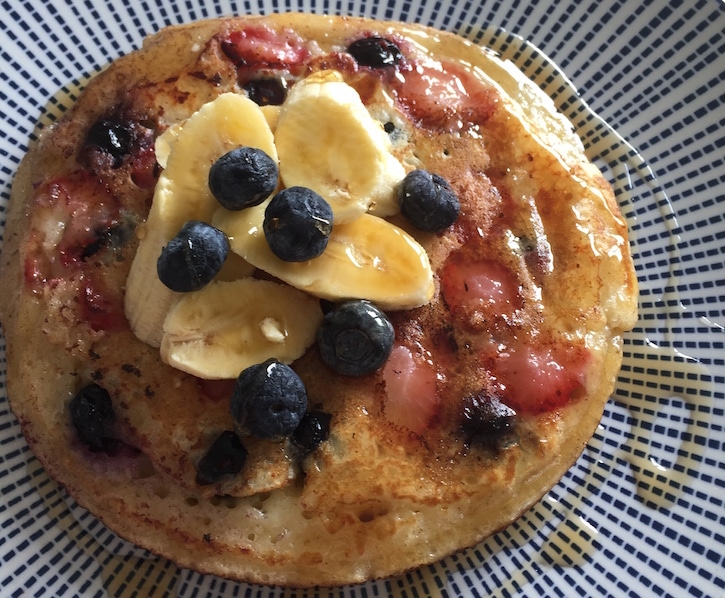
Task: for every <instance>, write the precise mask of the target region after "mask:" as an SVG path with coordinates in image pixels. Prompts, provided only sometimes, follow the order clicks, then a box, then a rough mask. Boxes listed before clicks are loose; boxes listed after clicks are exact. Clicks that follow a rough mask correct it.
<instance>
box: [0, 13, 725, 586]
mask: <svg viewBox="0 0 725 598" xmlns="http://www.w3.org/2000/svg"><path fill="white" fill-rule="evenodd" d="M203 4H204V6H201V7H196V6H192V3H191V2H183V3H182V2H173V1H171V0H156V1H154V2H148V1H147V0H127V1H126V2H112V1H111V0H94V2H88V1H87V0H67V1H66V2H64V3H60V2H45V3H44V2H38V1H33V2H13V3H10V2H2V5H1V7H2V8H1V9H0V10H1V11H2V12H0V17H1V18H0V41H1V43H0V54H1V56H2V70H1V71H0V80H1V82H2V85H1V86H0V98H1V99H2V115H1V116H2V126H1V127H0V164H1V165H0V172H2V181H1V185H2V186H1V187H0V199H1V201H2V205H3V206H4V205H5V204H6V203H7V200H8V197H9V192H10V183H11V180H12V176H13V173H14V171H15V169H16V167H17V165H18V163H19V161H20V160H21V158H22V156H23V154H24V153H25V151H26V149H27V145H28V142H29V139H32V137H33V131H34V130H35V124H36V121H37V120H38V119H40V120H41V121H42V122H43V123H46V124H47V123H48V122H51V121H52V120H54V119H55V118H57V117H58V116H59V115H60V114H62V112H63V110H64V108H65V107H66V106H68V105H69V104H70V103H71V102H72V101H73V99H74V98H75V97H76V95H77V90H78V88H79V86H81V85H82V84H83V82H85V81H86V80H87V78H88V77H89V76H90V75H91V74H93V73H94V72H96V71H97V70H98V69H99V68H101V67H102V66H103V65H104V64H106V63H107V62H108V61H109V60H111V59H113V58H115V57H117V56H119V55H120V54H122V53H125V52H127V51H129V50H131V49H133V48H136V47H138V45H139V44H140V42H141V39H142V38H143V36H145V35H147V34H149V33H152V32H153V31H155V30H157V29H158V28H160V27H161V26H164V25H169V24H174V23H179V22H186V21H189V20H193V19H198V18H204V17H210V16H217V15H230V14H232V13H234V12H238V13H260V12H267V11H270V10H278V11H279V10H304V11H308V12H310V11H311V12H329V13H334V14H342V13H348V14H362V15H366V16H373V17H377V18H389V19H399V20H407V21H418V22H423V23H425V24H430V25H433V26H435V27H439V28H441V29H446V30H449V31H455V32H458V33H461V34H462V35H464V36H466V37H469V38H471V39H474V40H477V41H480V42H482V43H486V44H489V45H492V46H493V47H495V48H497V49H498V50H499V51H500V52H502V53H503V54H504V55H506V56H508V57H510V58H511V59H512V60H514V61H515V62H516V63H517V64H519V65H520V66H521V67H522V68H524V70H525V71H526V72H527V73H528V74H529V75H530V76H531V77H532V78H533V79H534V80H536V81H537V83H539V84H540V85H541V86H542V87H544V88H545V89H546V91H547V92H548V93H549V94H550V95H552V96H553V97H554V98H555V100H556V102H557V104H558V105H559V106H560V107H561V109H562V110H563V111H564V113H565V114H567V115H568V116H569V117H570V118H571V119H572V121H573V122H574V124H575V125H576V126H577V128H578V130H579V132H580V134H581V135H582V137H583V138H584V141H585V143H586V145H587V148H588V152H589V154H590V156H591V157H592V158H594V159H595V160H596V161H597V163H598V164H599V165H600V166H601V167H602V169H603V170H604V171H605V173H606V174H607V176H608V177H609V178H610V180H611V181H612V183H613V184H614V185H615V188H616V190H617V194H618V198H619V200H620V202H621V205H622V208H623V212H624V213H625V215H626V216H627V218H628V219H629V222H630V225H631V230H632V246H633V251H634V256H635V262H636V266H637V272H638V275H639V279H640V284H641V301H640V312H641V317H640V321H639V324H638V326H637V328H636V329H635V330H634V331H633V332H632V333H631V334H629V335H627V338H626V347H625V348H626V354H625V359H624V367H623V369H622V373H621V375H620V378H619V384H618V386H617V390H616V392H615V394H614V396H613V397H612V400H611V401H610V402H609V404H608V406H607V409H606V412H605V415H604V418H603V420H602V423H601V426H600V427H599V430H598V432H597V433H596V435H595V437H594V438H593V439H592V441H591V442H590V443H589V445H588V447H587V448H586V450H585V451H584V454H583V455H582V456H581V458H580V459H579V460H578V462H577V463H576V465H575V466H574V467H573V468H572V469H571V470H570V471H569V473H568V474H567V475H566V476H565V478H564V479H563V480H562V481H561V482H560V483H559V484H558V485H557V486H556V487H555V488H554V489H553V490H552V491H551V492H550V493H549V494H548V495H547V496H546V497H545V498H544V499H543V500H542V501H541V502H540V503H539V504H537V505H536V506H535V507H534V508H533V509H531V511H530V512H529V513H527V514H526V515H525V516H524V517H523V518H522V519H521V520H519V521H518V522H517V523H516V524H514V525H512V526H511V527H509V528H508V529H507V530H506V531H504V532H502V533H500V534H497V535H496V536H494V537H492V538H490V539H489V540H487V541H486V542H484V543H482V544H480V545H479V546H477V547H476V548H475V549H471V550H468V551H465V552H463V553H461V554H458V555H456V556H454V557H451V558H448V559H446V560H444V561H442V562H440V563H437V564H435V565H433V566H431V567H424V568H421V569H419V570H416V571H414V572H412V573H410V574H407V575H404V576H402V577H399V578H394V579H389V580H383V581H378V582H374V583H368V584H365V585H362V586H354V587H347V588H344V589H339V590H334V591H331V592H330V593H329V594H330V595H334V596H354V597H358V596H359V597H366V596H389V595H393V596H406V597H407V596H431V595H432V596H438V595H444V596H446V595H452V596H455V595H489V594H493V595H497V596H587V595H588V596H664V595H672V596H678V597H679V596H708V597H710V596H713V597H720V598H721V597H723V596H725V557H724V556H723V555H724V554H725V550H724V549H723V546H724V545H725V507H724V501H725V450H724V449H725V446H724V444H725V430H724V428H723V424H724V423H725V417H724V416H723V409H724V407H725V395H724V393H723V390H724V387H725V361H724V359H723V358H724V357H725V351H723V342H724V341H725V328H724V327H725V217H724V216H723V214H724V213H725V160H724V156H725V134H723V130H725V99H724V96H723V88H725V58H724V56H723V55H724V54H725V34H724V31H725V10H724V8H723V4H722V3H721V2H718V1H717V0H709V1H708V0H701V1H698V2H688V3H682V2H679V1H677V0H670V2H665V1H664V0H654V1H649V2H643V3H641V2H626V3H625V2H622V1H618V2H614V3H609V2H606V3H605V2H602V3H600V2H595V1H584V0H582V1H576V0H570V1H563V2H554V1H553V0H551V1H546V0H542V1H532V2H529V3H519V4H516V5H515V6H514V7H510V6H509V3H505V2H498V1H494V0H483V1H481V2H471V1H469V0H461V1H460V2H457V3H455V4H454V3H442V2H440V1H438V0H436V1H435V2H426V1H424V0H419V1H416V0H413V1H412V2H409V1H408V0H400V1H397V2H391V4H390V5H389V6H386V5H384V4H379V3H376V2H365V1H364V0H360V1H355V0H350V1H349V2H342V1H341V0H337V1H336V2H330V1H324V2H322V3H319V4H317V3H315V2H312V1H311V0H302V1H301V2H299V3H297V2H292V1H286V2H284V3H280V2H279V1H278V0H271V1H268V2H264V1H262V0H259V1H258V2H256V3H253V2H251V1H250V0H247V1H245V2H236V1H221V0H208V1H207V2H205V3H203ZM524 39H526V40H529V41H530V42H532V43H533V44H535V46H536V47H538V48H539V50H540V51H537V49H536V47H534V46H532V45H531V44H529V43H526V42H524V41H523V40H524ZM545 55H548V56H549V57H550V58H551V59H552V60H553V61H554V62H555V63H556V64H558V65H559V66H560V67H561V69H562V70H563V72H564V73H566V75H567V76H568V78H569V79H568V80H567V79H565V78H563V76H562V75H561V73H558V72H554V71H553V70H552V69H551V68H550V65H549V64H548V62H547V59H546V57H545ZM584 102H586V103H587V104H589V106H591V107H592V108H593V109H594V111H596V112H597V113H598V114H599V115H600V116H601V117H602V119H603V120H601V121H600V120H599V119H597V118H596V117H594V116H592V114H591V113H590V112H589V111H588V110H587V108H586V105H585V103H584ZM603 122H607V123H608V124H609V125H610V126H611V127H613V129H614V130H616V131H617V132H618V133H619V134H620V135H621V136H622V137H621V138H620V137H618V136H617V134H615V133H614V132H613V131H612V130H611V129H609V128H608V127H607V126H605V125H604V124H603ZM622 138H624V139H627V140H628V141H629V143H630V144H631V146H630V145H628V144H626V143H624V142H623V141H622ZM632 147H636V148H637V149H638V152H637V151H634V150H633V149H632ZM3 209H4V208H3ZM3 381H4V372H3V373H2V375H1V376H0V383H3ZM0 488H1V489H2V497H3V498H2V504H0V529H2V535H1V537H0V555H1V556H2V560H1V562H0V588H2V590H1V591H0V593H1V594H2V596H26V595H27V596H40V595H45V596H103V595H113V596H119V595H122V596H132V595H136V596H167V595H170V596H176V595H178V596H184V597H186V596H306V595H309V596H327V595H328V592H327V591H320V592H291V591H284V590H281V589H274V588H262V587H256V586H247V585H244V584H236V583H232V582H229V581H225V580H221V579H218V578H213V577H204V576H200V575H198V574H196V573H193V572H190V571H186V570H180V569H178V568H177V567H176V566H174V565H172V564H170V563H169V562H167V561H164V560H160V559H157V558H155V557H153V556H151V555H149V554H147V553H145V552H143V551H141V550H138V549H136V548H134V547H133V546H131V545H129V544H128V543H126V542H124V541H122V540H120V539H118V538H117V537H116V536H115V535H114V534H112V533H110V532H109V531H108V530H106V529H105V528H104V527H103V526H102V525H101V524H99V523H98V522H97V521H96V520H95V519H94V518H93V517H91V516H90V515H89V514H88V513H86V512H85V511H83V510H82V509H81V508H80V507H78V506H77V505H76V504H75V503H74V502H73V501H72V500H71V499H69V498H68V497H67V495H66V494H65V493H64V491H63V490H61V489H60V488H59V487H58V485H57V484H55V483H54V482H53V481H51V480H50V479H49V478H48V476H47V474H46V473H45V472H44V471H43V469H42V468H41V467H40V466H39V464H38V462H37V461H36V460H35V459H34V458H33V456H32V454H31V452H30V451H29V449H28V447H27V445H26V443H25V441H24V440H23V439H22V436H21V434H20V429H19V426H18V423H17V421H16V420H15V418H14V417H13V415H12V414H11V413H10V411H9V409H8V404H7V399H6V397H5V396H4V392H3V396H0Z"/></svg>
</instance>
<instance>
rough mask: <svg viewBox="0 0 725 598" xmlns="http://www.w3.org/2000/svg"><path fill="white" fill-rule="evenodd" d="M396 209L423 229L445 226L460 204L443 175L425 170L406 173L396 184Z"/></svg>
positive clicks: (451, 221)
mask: <svg viewBox="0 0 725 598" xmlns="http://www.w3.org/2000/svg"><path fill="white" fill-rule="evenodd" d="M397 197H398V203H399V204H400V212H401V213H402V214H403V216H405V217H406V218H407V219H408V221H409V222H410V223H411V224H413V226H415V227H417V228H419V229H420V230H422V231H426V232H438V231H442V230H444V229H446V228H448V227H449V226H450V225H451V224H453V223H454V222H455V221H456V219H457V218H458V214H459V213H460V211H461V203H460V201H459V200H458V197H457V196H456V194H455V192H454V191H453V189H451V186H450V185H449V184H448V181H446V180H445V179H444V178H443V177H441V176H438V175H437V174H432V173H430V172H428V171H427V170H422V169H419V170H413V171H411V172H409V173H408V174H407V175H406V176H405V178H404V179H403V181H402V182H401V183H400V185H399V186H398V191H397Z"/></svg>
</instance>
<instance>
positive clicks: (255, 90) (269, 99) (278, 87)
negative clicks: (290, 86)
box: [243, 77, 287, 106]
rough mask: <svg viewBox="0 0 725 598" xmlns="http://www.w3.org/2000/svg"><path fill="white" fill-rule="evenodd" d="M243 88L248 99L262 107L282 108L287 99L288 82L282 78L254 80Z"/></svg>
mask: <svg viewBox="0 0 725 598" xmlns="http://www.w3.org/2000/svg"><path fill="white" fill-rule="evenodd" d="M243 88H244V91H246V92H247V97H248V98H249V99H250V100H252V101H253V102H254V103H255V104H259V105H260V106H280V105H282V103H283V102H284V101H285V98H286V97H287V82H286V81H285V80H284V79H282V78H273V77H265V78H261V79H252V80H251V81H248V82H247V83H245V84H244V86H243Z"/></svg>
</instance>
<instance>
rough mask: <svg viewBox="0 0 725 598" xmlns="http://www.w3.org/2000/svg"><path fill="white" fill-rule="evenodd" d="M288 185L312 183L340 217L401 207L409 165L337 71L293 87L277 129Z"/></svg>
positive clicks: (282, 170) (342, 219)
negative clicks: (400, 188) (398, 195)
mask: <svg viewBox="0 0 725 598" xmlns="http://www.w3.org/2000/svg"><path fill="white" fill-rule="evenodd" d="M275 144H276V146H277V152H278V153H279V160H280V163H279V169H280V176H281V177H282V181H283V183H284V184H285V186H287V187H293V186H302V187H309V188H310V189H313V190H314V191H316V192H317V193H319V194H320V195H321V196H322V197H324V198H325V199H326V200H327V201H328V202H329V204H330V205H331V206H332V211H333V212H334V213H335V222H336V223H343V222H350V221H351V220H354V219H355V218H357V217H358V216H360V214H363V213H364V212H366V211H368V210H370V211H374V213H375V214H377V215H378V216H389V215H392V214H395V213H397V212H398V211H399V208H398V205H397V202H396V201H395V188H396V187H397V185H398V183H399V182H400V181H401V180H402V179H403V177H404V176H405V169H404V167H403V165H402V164H401V163H400V162H399V161H398V159H397V158H395V156H393V154H392V153H391V152H390V150H391V142H390V138H389V137H388V135H387V134H386V133H385V130H384V129H383V126H382V124H381V123H380V122H378V121H377V120H375V119H374V118H373V117H372V116H371V115H370V113H369V112H368V110H367V108H366V107H365V105H364V104H363V102H362V100H361V99H360V96H359V95H358V92H357V91H355V89H354V88H353V87H351V86H350V85H348V84H347V83H345V82H344V81H343V80H342V76H341V75H340V73H338V72H337V71H329V70H327V71H318V72H316V73H313V74H312V75H310V76H309V77H307V78H305V79H302V80H301V81H299V82H298V83H296V84H295V85H294V86H293V87H292V89H290V92H289V95H288V97H287V100H286V101H285V103H284V104H283V105H282V108H281V110H280V114H279V120H278V121H277V127H276V129H275Z"/></svg>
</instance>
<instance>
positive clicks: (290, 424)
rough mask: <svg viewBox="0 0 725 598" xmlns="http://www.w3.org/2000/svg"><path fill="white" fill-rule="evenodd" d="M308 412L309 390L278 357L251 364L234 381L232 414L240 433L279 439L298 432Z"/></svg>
mask: <svg viewBox="0 0 725 598" xmlns="http://www.w3.org/2000/svg"><path fill="white" fill-rule="evenodd" d="M305 411H307V389H306V388H305V385H304V382H302V379H301V378H300V377H299V376H298V375H297V373H296V372H295V371H294V370H293V369H292V368H291V367H290V366H288V365H286V364H284V363H281V362H280V361H278V360H276V359H268V360H267V361H265V362H263V363H258V364H255V365H252V366H250V367H248V368H247V369H245V370H244V371H242V373H241V374H239V377H238V378H237V381H236V383H235V384H234V391H233V392H232V400H231V414H232V419H233V420H234V424H235V427H236V429H237V431H238V432H239V434H240V435H242V436H245V435H251V436H255V437H256V438H262V439H269V440H279V439H281V438H285V437H287V436H289V435H290V434H292V432H294V431H295V429H296V428H297V426H298V425H299V423H300V420H301V419H302V416H303V415H304V414H305Z"/></svg>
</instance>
